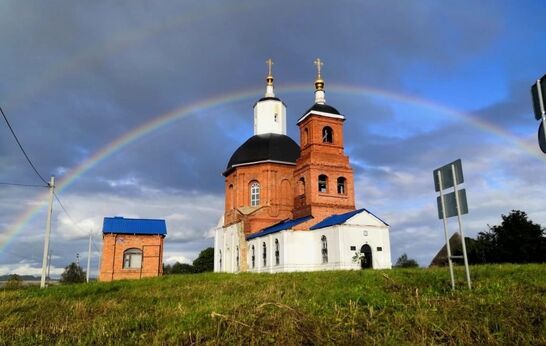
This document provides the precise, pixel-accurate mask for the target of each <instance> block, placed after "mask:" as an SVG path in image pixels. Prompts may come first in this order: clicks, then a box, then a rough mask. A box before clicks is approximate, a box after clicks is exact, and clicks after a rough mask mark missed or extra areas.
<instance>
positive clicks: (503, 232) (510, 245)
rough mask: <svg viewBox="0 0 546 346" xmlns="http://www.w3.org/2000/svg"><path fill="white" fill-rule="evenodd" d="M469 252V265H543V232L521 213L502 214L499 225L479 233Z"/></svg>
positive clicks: (545, 249)
mask: <svg viewBox="0 0 546 346" xmlns="http://www.w3.org/2000/svg"><path fill="white" fill-rule="evenodd" d="M471 250H472V251H469V259H470V260H471V262H472V263H506V262H508V263H530V262H539V263H540V262H546V237H545V230H544V229H543V228H542V227H541V226H540V225H539V224H535V223H533V221H531V220H529V219H528V218H527V214H526V213H525V212H523V211H521V210H512V211H511V212H510V214H508V215H502V222H501V224H500V225H495V226H489V231H486V232H480V233H479V234H478V238H477V239H476V244H475V248H473V249H471Z"/></svg>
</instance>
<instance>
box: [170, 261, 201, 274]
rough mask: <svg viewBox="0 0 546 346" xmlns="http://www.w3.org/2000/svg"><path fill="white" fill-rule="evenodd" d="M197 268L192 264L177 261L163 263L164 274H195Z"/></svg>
mask: <svg viewBox="0 0 546 346" xmlns="http://www.w3.org/2000/svg"><path fill="white" fill-rule="evenodd" d="M193 273H195V268H194V267H193V266H192V265H191V264H187V263H180V262H176V263H174V264H173V265H170V264H167V265H163V274H165V275H169V274H193Z"/></svg>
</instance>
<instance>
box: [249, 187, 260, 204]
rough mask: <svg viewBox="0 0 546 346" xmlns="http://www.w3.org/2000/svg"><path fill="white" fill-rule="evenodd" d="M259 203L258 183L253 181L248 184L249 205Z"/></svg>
mask: <svg viewBox="0 0 546 346" xmlns="http://www.w3.org/2000/svg"><path fill="white" fill-rule="evenodd" d="M258 205H260V183H258V182H257V181H254V182H252V183H251V184H250V206H252V207H256V206H258Z"/></svg>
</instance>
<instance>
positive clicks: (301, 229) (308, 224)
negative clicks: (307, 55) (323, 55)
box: [214, 59, 391, 273]
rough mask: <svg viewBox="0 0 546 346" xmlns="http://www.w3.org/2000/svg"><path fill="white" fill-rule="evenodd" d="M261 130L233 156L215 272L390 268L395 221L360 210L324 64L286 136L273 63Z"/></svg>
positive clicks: (257, 112)
mask: <svg viewBox="0 0 546 346" xmlns="http://www.w3.org/2000/svg"><path fill="white" fill-rule="evenodd" d="M268 63H269V74H268V76H267V78H266V82H267V86H266V92H265V95H264V97H263V98H261V99H259V100H258V101H257V102H256V104H255V105H254V135H253V136H252V137H250V138H249V139H248V140H247V141H246V142H245V143H243V144H242V145H241V146H240V147H239V148H238V149H237V150H236V151H235V152H234V153H233V155H232V157H231V158H230V160H229V162H228V165H227V168H226V170H225V171H224V173H223V175H224V177H225V188H226V194H225V211H224V215H223V217H222V218H221V219H220V222H219V224H218V226H217V227H216V233H215V246H214V247H215V254H214V256H215V258H214V271H215V272H230V273H236V272H244V271H250V272H270V273H274V272H288V271H315V270H337V269H360V268H374V269H383V268H391V258H390V257H391V256H390V238H389V226H388V224H386V223H385V222H384V221H382V220H381V219H380V218H378V217H377V216H375V215H374V214H372V213H371V212H370V211H368V210H366V209H364V208H361V209H356V208H355V196H354V177H353V170H352V168H351V165H350V162H349V157H348V156H347V155H346V154H345V152H344V143H343V126H344V122H345V117H344V116H343V115H342V114H341V113H340V112H339V111H338V110H337V109H335V108H334V107H332V106H329V105H327V104H326V99H325V91H324V80H323V79H322V76H321V66H322V63H321V62H320V59H317V61H315V64H316V65H317V72H318V73H317V78H316V80H315V103H314V104H313V106H312V107H311V108H309V109H308V110H307V111H306V112H304V113H303V115H302V116H301V117H300V119H299V120H298V121H297V125H298V127H299V133H300V140H299V145H298V144H297V143H296V142H295V141H294V140H293V139H292V138H290V137H288V136H287V135H286V126H287V123H286V105H285V104H284V103H283V102H282V101H281V100H280V99H279V98H277V97H276V96H275V93H274V88H273V76H272V73H271V64H272V63H271V60H269V61H268Z"/></svg>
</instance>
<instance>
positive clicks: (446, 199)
mask: <svg viewBox="0 0 546 346" xmlns="http://www.w3.org/2000/svg"><path fill="white" fill-rule="evenodd" d="M433 177H434V188H435V190H436V192H440V196H439V197H437V198H436V201H437V205H438V218H439V219H441V220H442V221H443V224H444V234H445V238H446V249H447V259H448V263H449V273H450V276H451V288H452V289H455V276H454V274H453V259H455V258H461V257H462V258H463V259H464V264H465V271H466V281H467V283H468V288H469V289H471V288H472V284H471V281H470V269H469V267H468V258H467V254H466V243H465V238H464V232H463V224H462V219H461V215H462V214H468V204H467V202H466V190H465V189H460V190H459V189H458V188H457V185H459V184H462V183H463V182H464V176H463V166H462V163H461V160H460V159H459V160H456V161H453V162H451V163H449V164H447V165H445V166H443V167H440V168H438V169H435V170H434V172H433ZM451 187H453V192H450V193H448V194H445V195H444V190H445V189H449V188H451ZM455 215H457V220H458V222H459V234H460V236H461V245H462V250H463V256H453V255H452V254H451V244H450V243H449V236H448V231H447V219H448V218H450V217H453V216H455Z"/></svg>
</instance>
